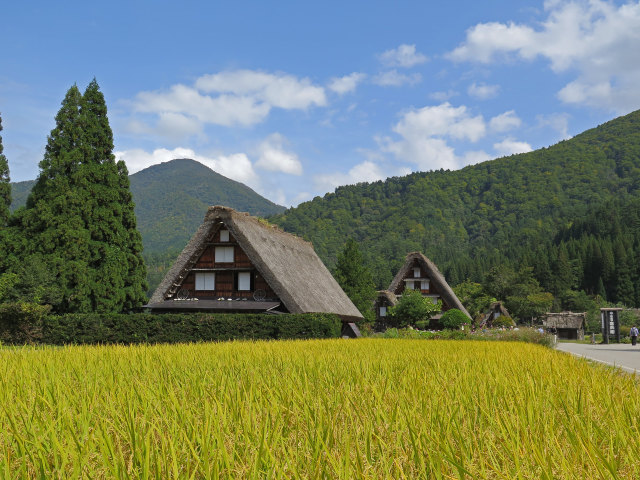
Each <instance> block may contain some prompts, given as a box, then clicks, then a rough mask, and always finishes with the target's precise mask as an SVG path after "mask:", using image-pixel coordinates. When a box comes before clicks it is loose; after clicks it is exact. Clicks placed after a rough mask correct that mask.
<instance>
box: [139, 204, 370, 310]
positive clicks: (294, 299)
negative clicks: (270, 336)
mask: <svg viewBox="0 0 640 480" xmlns="http://www.w3.org/2000/svg"><path fill="white" fill-rule="evenodd" d="M146 307H147V308H149V309H150V310H151V311H152V312H220V313H230V312H247V313H249V312H270V313H335V314H337V315H339V316H340V318H341V319H342V320H343V322H345V323H349V322H354V321H358V320H360V319H362V315H361V314H360V312H359V311H358V309H357V308H356V307H355V305H354V304H353V303H352V302H351V300H350V299H349V297H347V295H346V294H345V293H344V291H343V290H342V288H340V285H338V283H337V282H336V281H335V280H334V278H333V276H331V273H329V270H327V268H326V267H325V265H324V264H323V263H322V261H321V260H320V258H318V256H317V255H316V253H315V251H314V250H313V245H311V243H309V242H307V241H305V240H303V239H301V238H299V237H296V236H294V235H291V234H289V233H286V232H284V231H282V230H280V229H279V228H277V227H275V226H272V225H269V224H267V223H266V222H264V221H261V220H259V219H257V218H255V217H252V216H250V215H249V214H248V213H241V212H236V211H235V210H233V209H231V208H227V207H221V206H215V207H209V210H208V211H207V214H206V215H205V218H204V222H203V223H202V225H201V226H200V228H199V229H198V231H197V232H196V233H195V235H194V236H193V238H191V240H190V241H189V243H188V244H187V246H186V247H185V248H184V250H183V251H182V253H181V254H180V256H179V257H178V259H177V260H176V261H175V263H174V264H173V266H172V267H171V269H170V270H169V271H168V272H167V274H166V275H165V277H164V279H163V281H162V283H161V284H160V286H159V287H158V288H157V289H156V291H155V292H154V294H153V296H152V297H151V300H150V302H149V304H148V305H146Z"/></svg>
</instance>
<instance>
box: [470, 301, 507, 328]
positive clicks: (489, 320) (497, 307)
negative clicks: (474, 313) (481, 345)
mask: <svg viewBox="0 0 640 480" xmlns="http://www.w3.org/2000/svg"><path fill="white" fill-rule="evenodd" d="M498 318H511V315H509V311H508V310H507V309H506V308H505V306H504V305H503V304H502V302H493V303H492V304H491V305H490V306H489V310H487V311H486V312H485V313H484V314H483V315H482V316H481V317H480V318H479V319H478V320H477V321H476V327H477V328H483V327H492V326H493V321H494V320H496V319H498ZM511 324H513V325H515V324H514V323H513V320H511Z"/></svg>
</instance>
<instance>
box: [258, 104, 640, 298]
mask: <svg viewBox="0 0 640 480" xmlns="http://www.w3.org/2000/svg"><path fill="white" fill-rule="evenodd" d="M635 198H640V111H636V112H633V113H631V114H629V115H626V116H624V117H620V118H617V119H614V120H612V121H610V122H607V123H605V124H603V125H600V126H598V127H596V128H593V129H590V130H587V131H585V132H583V133H581V134H579V135H577V136H575V137H574V138H572V139H570V140H565V141H562V142H560V143H558V144H556V145H553V146H551V147H548V148H542V149H539V150H536V151H533V152H529V153H524V154H518V155H512V156H509V157H503V158H499V159H496V160H491V161H487V162H483V163H480V164H476V165H470V166H467V167H465V168H463V169H461V170H456V171H445V170H438V171H430V172H418V173H413V174H410V175H407V176H404V177H393V178H388V179H387V180H385V181H378V182H373V183H362V184H357V185H350V186H343V187H338V188H337V189H336V190H335V192H333V193H329V194H326V195H325V196H324V197H322V198H321V197H316V198H315V199H313V200H311V201H309V202H305V203H302V204H300V205H299V206H297V207H295V208H291V209H288V210H286V211H285V212H284V213H282V214H279V215H275V216H273V217H270V219H269V220H270V221H272V222H274V223H276V224H278V225H280V226H281V227H282V228H284V229H285V230H286V231H288V232H292V233H296V234H298V235H301V236H303V237H305V238H306V239H308V240H310V241H312V242H313V244H314V246H315V249H316V251H317V252H318V254H319V255H320V257H321V258H322V259H323V260H324V261H325V263H326V264H327V265H328V266H329V268H332V267H333V266H334V265H335V261H336V257H337V255H338V254H339V252H340V251H341V250H342V248H343V246H344V244H345V242H346V240H347V239H348V238H354V239H355V240H357V241H358V243H359V245H360V247H361V248H362V251H363V253H364V256H365V258H366V260H367V262H368V264H369V266H370V267H371V268H372V270H373V272H374V276H375V278H376V280H377V282H378V287H381V288H383V287H385V288H386V286H387V285H388V283H389V281H390V280H391V278H392V277H393V275H394V274H395V272H396V271H397V269H398V268H399V267H400V265H401V263H402V262H403V259H404V257H405V255H406V254H407V253H408V252H411V251H421V252H424V253H425V254H426V255H427V256H429V257H430V258H431V259H432V260H434V261H435V262H436V264H437V265H438V266H439V268H440V270H442V271H443V272H444V274H445V276H446V277H447V280H448V281H449V283H451V284H452V285H455V284H457V283H459V282H462V281H464V280H466V279H471V280H474V281H479V280H480V279H482V278H483V276H484V274H485V273H486V272H487V271H488V270H489V269H490V268H491V267H493V266H496V265H500V264H510V265H520V264H522V263H523V262H524V263H535V261H536V260H535V258H533V257H534V255H533V254H534V252H535V251H536V250H537V249H538V247H539V246H540V245H541V244H548V243H551V242H553V241H554V239H555V237H556V235H557V234H558V233H559V232H560V231H561V230H562V229H564V228H568V227H570V226H571V225H572V223H573V222H574V220H576V219H580V218H582V217H584V216H585V215H587V214H588V213H589V212H591V211H593V210H595V209H597V208H599V206H601V205H603V204H605V203H606V202H610V201H612V200H614V199H615V200H617V201H625V199H629V200H631V199H635ZM531 266H533V265H531Z"/></svg>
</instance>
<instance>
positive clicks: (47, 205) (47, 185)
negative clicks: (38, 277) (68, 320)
mask: <svg viewBox="0 0 640 480" xmlns="http://www.w3.org/2000/svg"><path fill="white" fill-rule="evenodd" d="M112 151H113V133H112V131H111V127H110V126H109V121H108V119H107V107H106V104H105V101H104V96H103V95H102V93H101V92H100V90H99V87H98V84H97V82H96V81H95V80H94V81H92V82H91V83H90V84H89V86H88V87H87V89H86V91H85V94H84V96H82V95H80V92H79V90H78V88H77V87H76V86H75V85H74V86H73V87H71V88H70V89H69V91H68V92H67V95H66V96H65V99H64V101H63V102H62V108H61V109H60V111H59V112H58V115H57V116H56V127H55V128H54V129H53V130H52V132H51V135H50V136H49V139H48V142H47V147H46V150H45V156H44V158H43V160H42V162H41V163H40V168H41V172H40V175H39V177H38V180H37V181H36V185H35V186H34V189H33V190H32V192H31V195H30V196H29V198H28V200H27V208H26V209H25V210H24V211H23V212H21V213H20V214H19V217H20V220H21V224H22V226H23V230H24V232H25V234H26V235H28V236H29V238H32V239H33V241H31V242H29V243H30V244H31V249H28V250H29V251H28V252H27V253H28V254H32V255H33V254H42V255H43V256H44V258H45V259H46V261H47V262H48V263H49V264H50V265H51V268H52V269H53V270H54V271H55V272H56V274H57V276H58V284H59V285H60V289H61V296H62V301H61V302H60V304H59V305H58V308H57V309H58V310H59V311H67V312H119V311H126V310H130V309H132V308H135V307H138V306H140V304H141V302H143V301H144V298H145V296H144V291H145V288H146V283H145V280H144V278H145V270H144V263H143V262H142V258H141V246H140V245H141V241H140V235H139V233H138V232H137V231H136V229H135V227H136V222H135V216H134V215H133V203H132V201H131V194H130V192H129V183H128V177H127V171H126V167H124V165H123V164H121V163H116V162H115V157H114V155H113V153H112ZM123 177H124V178H125V180H123Z"/></svg>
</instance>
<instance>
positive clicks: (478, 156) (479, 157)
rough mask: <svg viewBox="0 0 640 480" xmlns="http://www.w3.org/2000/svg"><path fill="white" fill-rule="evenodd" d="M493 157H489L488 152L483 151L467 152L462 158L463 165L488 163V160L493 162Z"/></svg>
mask: <svg viewBox="0 0 640 480" xmlns="http://www.w3.org/2000/svg"><path fill="white" fill-rule="evenodd" d="M492 158H493V157H492V156H491V155H489V154H488V153H487V152H485V151H483V150H472V151H469V152H465V154H464V156H463V158H462V164H463V165H474V164H476V163H480V162H486V161H487V160H491V159H492Z"/></svg>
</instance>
